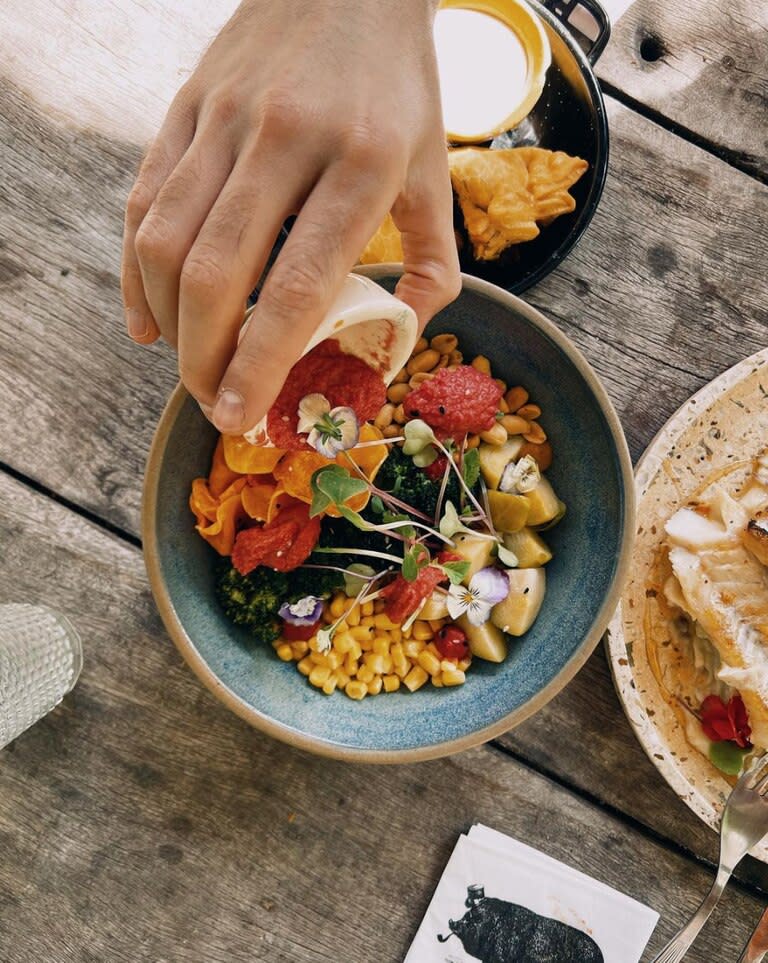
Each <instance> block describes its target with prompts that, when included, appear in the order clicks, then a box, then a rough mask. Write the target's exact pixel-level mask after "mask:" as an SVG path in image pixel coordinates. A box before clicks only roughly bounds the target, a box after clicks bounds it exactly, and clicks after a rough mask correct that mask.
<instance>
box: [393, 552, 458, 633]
mask: <svg viewBox="0 0 768 963" xmlns="http://www.w3.org/2000/svg"><path fill="white" fill-rule="evenodd" d="M445 579H446V575H445V572H442V571H440V569H439V568H438V567H437V566H436V565H425V566H424V568H423V569H421V570H420V572H419V574H418V576H417V577H416V580H415V581H414V582H409V581H407V580H406V579H404V578H403V576H402V575H398V576H397V578H396V579H394V581H392V582H390V583H389V585H385V586H384V588H383V589H382V590H381V593H380V595H381V598H383V599H386V601H387V607H386V614H387V615H388V616H389V618H390V619H391V620H392V621H393V622H397V623H401V622H405V621H406V619H407V618H408V617H409V616H410V615H413V613H414V612H417V611H418V610H419V609H420V608H421V607H422V605H423V604H424V603H425V602H426V601H427V599H428V598H429V596H430V595H431V594H432V593H433V592H434V590H435V589H436V588H437V586H438V585H439V584H440V583H441V582H443V581H445Z"/></svg>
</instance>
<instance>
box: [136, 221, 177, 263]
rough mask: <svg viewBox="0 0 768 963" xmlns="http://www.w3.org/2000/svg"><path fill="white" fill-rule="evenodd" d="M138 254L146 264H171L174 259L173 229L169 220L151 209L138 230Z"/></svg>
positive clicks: (140, 259)
mask: <svg viewBox="0 0 768 963" xmlns="http://www.w3.org/2000/svg"><path fill="white" fill-rule="evenodd" d="M135 243H136V254H137V256H138V258H139V261H142V262H143V263H144V264H160V265H164V264H169V263H170V262H172V261H173V231H172V229H171V225H170V224H169V223H168V221H167V220H166V219H165V218H164V217H163V216H162V214H159V213H158V212H156V211H152V210H150V212H149V214H147V215H146V217H145V218H144V220H143V221H142V222H141V226H140V227H139V229H138V231H137V232H136V242H135Z"/></svg>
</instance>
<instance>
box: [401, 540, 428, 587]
mask: <svg viewBox="0 0 768 963" xmlns="http://www.w3.org/2000/svg"><path fill="white" fill-rule="evenodd" d="M429 561H430V558H429V552H428V551H427V549H426V548H425V546H424V545H414V546H413V548H411V549H410V551H408V552H406V553H405V557H404V558H403V565H402V573H403V578H404V579H405V580H406V582H415V581H416V579H417V578H418V577H419V571H420V569H422V568H424V566H425V565H429Z"/></svg>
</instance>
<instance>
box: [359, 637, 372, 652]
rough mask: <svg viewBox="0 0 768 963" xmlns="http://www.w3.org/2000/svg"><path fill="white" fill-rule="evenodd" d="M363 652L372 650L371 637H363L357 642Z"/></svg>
mask: <svg viewBox="0 0 768 963" xmlns="http://www.w3.org/2000/svg"><path fill="white" fill-rule="evenodd" d="M357 644H358V645H359V646H360V649H361V650H362V651H363V652H372V651H373V639H363V641H362V642H358V643H357Z"/></svg>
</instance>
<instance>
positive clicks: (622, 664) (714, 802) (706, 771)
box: [606, 348, 768, 862]
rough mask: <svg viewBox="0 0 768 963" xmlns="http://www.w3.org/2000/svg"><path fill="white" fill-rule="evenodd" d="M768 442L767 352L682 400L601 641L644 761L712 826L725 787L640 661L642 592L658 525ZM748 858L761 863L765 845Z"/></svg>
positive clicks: (766, 858)
mask: <svg viewBox="0 0 768 963" xmlns="http://www.w3.org/2000/svg"><path fill="white" fill-rule="evenodd" d="M766 444H768V348H766V349H764V350H762V351H759V352H758V353H757V354H755V355H752V357H750V358H747V359H745V360H744V361H742V362H740V363H739V364H737V365H735V366H734V367H733V368H730V369H729V370H728V371H726V372H724V373H723V374H722V375H720V377H718V378H716V379H715V380H714V381H712V382H710V383H709V384H708V385H706V386H705V387H704V388H702V389H701V391H699V392H698V393H697V394H695V395H694V396H693V397H692V398H691V399H689V400H688V401H687V402H686V403H685V404H684V405H683V406H682V408H680V409H679V410H678V411H677V412H676V413H675V414H674V415H673V416H672V417H671V418H670V419H669V421H668V422H667V423H666V425H665V426H664V427H663V428H662V429H661V431H660V432H659V433H658V435H657V436H656V437H655V438H654V440H653V441H652V442H651V444H650V445H649V447H648V449H647V450H646V452H645V454H644V455H643V457H642V459H641V460H640V462H639V464H638V466H637V469H636V471H635V484H636V490H637V519H638V523H637V537H636V540H635V547H634V551H633V556H632V565H631V574H630V578H629V581H628V582H627V585H626V587H625V589H624V592H623V594H622V598H621V603H620V604H619V608H618V609H617V611H616V614H615V615H614V618H613V621H612V622H611V624H610V626H609V629H608V633H607V636H606V641H607V647H608V654H609V658H610V662H611V669H612V671H613V678H614V682H615V683H616V689H617V691H618V693H619V698H620V699H621V701H622V703H623V705H624V710H625V712H626V714H627V718H628V719H629V721H630V723H631V725H632V728H633V729H634V730H635V734H636V735H637V738H638V739H639V740H640V743H641V745H642V747H643V748H644V749H645V751H646V752H647V754H648V756H649V758H650V759H651V761H652V762H653V764H654V765H655V766H656V768H657V769H658V770H659V772H660V773H661V774H662V776H663V777H664V778H665V779H666V781H667V782H668V783H669V785H670V786H671V787H672V788H673V789H674V790H675V792H676V793H677V794H678V796H680V798H681V799H682V800H683V802H685V803H686V804H687V805H688V806H689V807H690V808H691V809H692V810H693V811H694V812H695V813H696V815H697V816H699V817H700V818H701V819H703V820H704V822H705V823H707V824H708V825H709V826H711V827H712V828H713V829H717V828H718V827H719V824H720V814H721V813H722V810H723V805H724V803H725V800H726V798H727V797H728V794H729V792H730V789H731V787H730V785H729V783H728V781H727V780H726V779H725V778H724V777H723V775H722V774H721V773H720V772H719V770H717V769H716V768H715V767H714V766H713V765H712V764H711V763H710V762H709V760H708V759H707V758H706V757H705V756H703V755H702V754H701V753H699V752H697V751H696V750H695V749H694V748H693V747H692V746H691V744H690V743H689V742H688V740H687V739H686V737H685V733H684V731H683V729H682V727H681V725H680V723H679V721H678V719H677V716H676V715H675V713H674V711H673V709H672V708H671V706H670V705H669V703H668V702H667V700H666V699H665V698H664V696H663V694H662V692H661V690H660V688H659V685H658V683H657V681H656V678H655V676H654V674H653V672H652V671H651V667H650V665H649V663H648V658H647V648H646V629H645V619H646V617H648V613H649V609H648V608H647V607H648V606H649V605H651V604H653V600H652V597H651V598H649V597H648V596H647V595H646V591H647V590H648V588H649V585H650V584H651V570H652V566H653V562H654V559H655V557H656V554H657V552H658V549H659V546H660V544H661V539H662V537H663V531H664V523H665V521H666V520H667V519H668V518H669V517H670V516H671V515H672V514H673V513H674V512H675V511H676V510H677V509H678V508H679V507H681V506H682V505H684V504H685V503H686V501H687V500H688V498H689V497H690V496H691V495H692V494H693V493H694V492H695V491H696V489H698V488H699V487H700V486H701V485H702V484H703V483H704V481H705V479H706V478H707V477H708V476H710V475H711V474H712V473H713V472H715V471H718V470H720V469H723V470H729V469H730V468H731V467H732V466H733V465H734V461H737V462H742V461H743V462H746V461H749V460H751V459H752V458H753V457H754V456H755V455H756V454H757V453H758V451H759V450H760V448H763V447H765V445H766ZM753 855H754V856H756V857H757V858H758V859H761V860H762V861H763V862H768V843H766V842H764V843H763V844H761V845H759V846H757V847H755V849H754V850H753Z"/></svg>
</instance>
